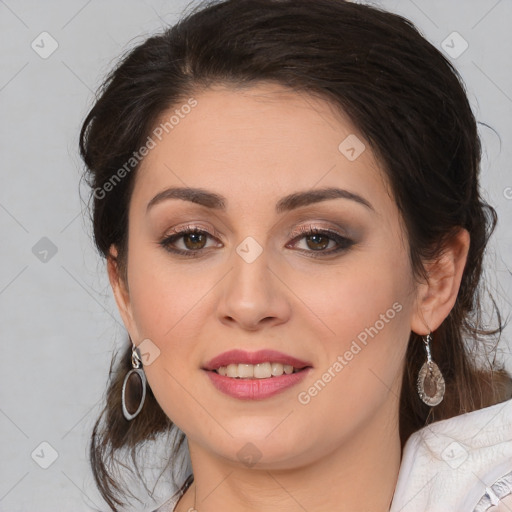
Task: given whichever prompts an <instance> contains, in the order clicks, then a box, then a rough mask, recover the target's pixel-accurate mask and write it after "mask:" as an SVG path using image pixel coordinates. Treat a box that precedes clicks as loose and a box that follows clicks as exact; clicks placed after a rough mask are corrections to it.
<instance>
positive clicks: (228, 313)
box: [217, 250, 291, 331]
mask: <svg viewBox="0 0 512 512" xmlns="http://www.w3.org/2000/svg"><path fill="white" fill-rule="evenodd" d="M232 264H233V267H232V270H231V271H230V272H229V274H228V276H227V277H226V279H225V280H223V287H222V292H221V297H220V299H219V303H218V308H217V313H218V317H219V320H220V321H221V322H222V323H224V324H225V325H227V326H230V327H234V326H239V327H240V328H242V329H244V330H248V331H256V330H259V329H262V328H265V327H270V326H276V325H279V324H282V323H285V322H286V321H288V320H289V318H290V315H291V303H290V295H291V292H290V291H289V289H288V288H287V287H286V285H285V284H284V282H286V280H285V279H283V278H284V276H280V275H279V270H278V266H277V265H273V267H274V268H271V267H270V266H269V265H270V262H269V260H268V258H267V254H266V251H265V250H263V252H262V253H261V254H260V255H259V256H258V257H257V258H256V259H255V260H254V261H250V262H249V261H246V260H244V258H243V257H241V256H239V254H237V253H234V254H233V257H232Z"/></svg>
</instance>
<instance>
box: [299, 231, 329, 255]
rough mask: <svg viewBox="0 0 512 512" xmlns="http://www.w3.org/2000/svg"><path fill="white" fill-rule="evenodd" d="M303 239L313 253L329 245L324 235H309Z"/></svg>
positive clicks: (327, 238)
mask: <svg viewBox="0 0 512 512" xmlns="http://www.w3.org/2000/svg"><path fill="white" fill-rule="evenodd" d="M305 238H306V240H307V242H306V243H307V246H308V247H309V248H310V249H312V250H314V251H319V250H322V249H326V248H327V246H328V245H329V241H330V238H329V237H327V236H325V235H318V234H315V235H310V236H307V237H305Z"/></svg>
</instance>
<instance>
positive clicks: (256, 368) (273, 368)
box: [209, 362, 311, 379]
mask: <svg viewBox="0 0 512 512" xmlns="http://www.w3.org/2000/svg"><path fill="white" fill-rule="evenodd" d="M306 368H311V366H302V367H300V368H296V367H294V366H292V365H289V364H286V365H284V364H282V363H277V362H265V363H259V364H244V363H238V364H237V363H233V364H229V365H227V366H219V368H216V369H214V370H209V371H212V372H215V373H217V374H218V375H222V376H223V377H231V378H233V379H270V378H273V377H281V376H282V375H290V374H292V373H299V372H301V371H303V370H305V369H306Z"/></svg>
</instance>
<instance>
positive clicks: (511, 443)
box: [154, 399, 512, 512]
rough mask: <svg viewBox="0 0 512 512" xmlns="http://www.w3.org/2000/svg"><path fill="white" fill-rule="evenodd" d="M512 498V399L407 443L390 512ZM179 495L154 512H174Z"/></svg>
mask: <svg viewBox="0 0 512 512" xmlns="http://www.w3.org/2000/svg"><path fill="white" fill-rule="evenodd" d="M509 494H512V399H511V400H507V401H506V402H502V403H500V404H496V405H493V406H491V407H486V408H485V409H480V410H478V411H473V412H470V413H467V414H462V415H460V416H455V417H453V418H450V419H448V420H443V421H437V422H435V423H432V424H431V425H428V426H427V427H424V428H422V429H421V430H418V431H417V432H415V433H414V434H412V435H411V436H410V438H409V439H408V440H407V442H406V444H405V446H404V450H403V454H402V462H401V465H400V471H399V473H398V481H397V485H396V488H395V494H394V497H393V502H392V504H391V508H390V511H389V512H484V511H486V510H488V509H489V508H490V507H491V506H493V505H496V504H497V503H498V500H499V499H500V498H504V497H505V496H507V495H509ZM179 497H180V496H179V493H175V494H174V495H173V496H172V497H171V498H170V499H169V500H167V501H166V502H165V503H164V504H163V505H162V506H161V507H160V508H158V509H157V510H155V511H154V512H173V510H174V507H175V506H176V504H177V502H178V499H179Z"/></svg>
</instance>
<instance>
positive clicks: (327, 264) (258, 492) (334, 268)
mask: <svg viewBox="0 0 512 512" xmlns="http://www.w3.org/2000/svg"><path fill="white" fill-rule="evenodd" d="M194 97H195V98H196V100H197V102H198V104H197V106H196V107H195V108H194V109H193V110H192V112H191V113H190V114H188V115H187V116H185V118H184V119H181V120H180V122H179V124H178V125H177V126H175V128H174V129H173V130H172V131H171V132H170V133H169V134H168V135H166V136H165V137H163V138H162V141H160V142H159V143H158V144H157V146H156V147H155V148H154V149H152V150H151V151H150V153H149V154H148V155H147V156H146V158H145V159H144V161H143V162H142V166H141V168H140V169H139V171H138V174H137V176H136V182H135V187H134V190H133V196H132V198H131V202H130V208H129V234H128V264H127V282H124V280H123V279H122V278H121V277H120V275H121V273H120V271H119V268H118V266H117V264H116V259H115V257H116V254H117V253H116V248H115V247H114V246H112V248H111V257H110V258H109V260H108V272H109V278H110V282H111V285H112V288H113V291H114V295H115V298H116V301H117V304H118V307H119V310H120V313H121V316H122V318H123V321H124V323H125V325H126V328H127V330H128V332H129V334H130V337H131V339H132V340H133V341H134V343H135V344H137V345H138V344H139V343H140V342H142V340H144V339H150V340H151V342H152V343H154V345H155V346H157V347H158V350H159V351H160V354H159V356H158V357H157V358H156V359H154V361H153V362H152V363H151V364H149V365H146V366H145V368H144V369H145V372H146V375H147V379H148V382H149V385H150V386H151V388H152V390H153V392H154V394H155V396H156V398H157V400H158V402H159V404H160V405H161V407H162V409H163V410H164V411H165V413H166V414H167V415H168V416H169V418H171V419H172V421H173V422H174V423H175V424H176V425H178V426H179V428H180V429H182V430H183V431H184V432H185V434H186V435H187V440H188V446H189V451H190V456H191V461H192V467H193V471H194V475H195V482H194V483H193V484H192V486H191V487H190V488H189V490H188V491H187V492H186V493H185V495H184V496H183V498H182V499H181V500H180V502H179V503H178V506H177V508H176V511H177V512H184V511H188V510H189V509H191V508H192V507H193V506H194V494H195V493H197V501H196V509H197V510H199V511H201V512H211V511H218V510H237V511H241V512H244V511H247V512H249V511H261V510H279V511H282V512H292V511H293V512H295V511H303V510H307V511H308V512H316V511H325V510H337V511H350V512H355V511H363V510H372V511H375V512H377V511H387V510H389V505H390V502H391V500H392V497H393V492H394V488H395V485H396V479H397V475H398V471H399V466H400V457H401V453H400V440H399V432H398V397H399V394H400V384H401V376H402V372H403V368H404V356H405V351H406V347H407V342H408V340H409V335H410V331H414V332H416V333H418V334H422V335H425V334H428V333H429V332H430V331H434V330H435V329H436V328H437V327H438V326H439V325H440V324H441V322H442V321H443V320H444V319H445V318H446V316H447V315H448V313H449V312H450V310H451V309H452V307H453V305H454V302H455V299H456V295H457V291H458V289H459V286H460V280H461V276H462V272H463V268H464V265H465V261H466V257H467V250H468V247H469V235H468V233H467V231H465V230H460V231H459V234H458V235H457V236H456V237H454V238H453V240H452V242H451V243H450V245H448V246H447V248H446V251H445V253H444V254H443V256H442V257H441V258H440V259H439V260H437V261H435V262H430V263H429V265H428V266H427V268H428V271H429V281H428V282H418V281H417V280H415V279H414V276H413V272H412V268H411V264H410V261H409V254H408V246H407V236H406V233H405V231H404V228H403V224H402V220H401V217H400V214H399V212H398V210H397V206H396V203H395V200H394V199H393V196H392V194H391V192H390V190H389V186H388V184H387V181H386V178H385V175H384V173H383V171H382V169H381V167H380V165H379V162H378V161H376V159H375V157H374V155H373V154H372V151H371V150H370V147H369V145H368V144H367V143H366V150H365V151H363V152H362V153H361V155H360V156H359V157H358V158H357V159H355V160H354V161H349V160H348V159H347V158H346V157H345V155H344V154H342V153H341V152H340V151H339V150H338V146H339V144H340V143H341V142H342V141H343V140H344V139H345V138H346V137H347V136H348V135H350V134H355V135H356V136H357V137H358V138H359V139H360V140H361V141H363V142H364V138H363V137H362V135H360V134H359V133H358V132H357V130H356V129H355V128H354V126H353V125H352V124H351V122H350V120H349V119H348V118H346V117H343V116H341V115H340V114H339V113H337V112H335V111H334V110H333V108H332V107H331V106H330V105H329V104H328V103H327V102H324V101H323V100H320V99H315V98H313V97H311V96H306V95H302V94H299V93H297V92H292V91H289V90H287V89H285V88H283V87H280V86H277V85H271V84H263V83H262V84H258V85H253V86H251V87H250V88H245V89H234V88H228V87H221V86H220V85H219V86H216V87H212V88H210V89H207V90H205V91H202V92H200V93H198V94H196V95H194ZM178 107H179V106H178ZM174 108H176V107H175V106H174V107H173V109H171V110H174ZM165 117H166V115H163V118H165ZM167 117H168V115H167ZM172 186H176V187H195V188H201V189H204V190H208V191H211V192H215V193H217V194H220V195H222V196H224V197H225V203H226V209H225V211H220V210H212V209H211V208H207V207H205V206H201V205H198V204H194V203H192V202H189V201H185V200H181V199H168V200H165V201H162V202H160V203H158V204H156V205H155V206H153V207H152V208H151V209H150V210H149V212H146V208H147V205H148V203H149V201H150V200H151V199H152V198H153V197H154V196H155V195H156V194H158V193H159V192H161V191H162V190H165V189H167V188H168V187H172ZM324 187H339V188H342V189H346V190H349V191H351V192H353V193H356V194H358V195H360V196H362V197H364V198H365V199H366V200H367V201H368V202H370V203H371V205H372V209H370V208H368V207H366V206H364V205H362V204H360V203H358V202H356V201H353V200H350V199H346V198H337V199H329V200H325V201H322V202H318V203H315V204H310V205H308V206H303V207H300V208H298V209H296V210H292V211H288V212H284V213H280V214H277V213H276V212H275V208H274V206H275V204H276V202H277V201H278V200H279V199H281V198H282V197H283V196H286V195H288V194H292V193H294V192H298V191H310V190H312V189H315V190H317V189H321V188H324ZM185 225H192V226H197V227H199V228H200V229H202V230H206V231H209V232H210V233H211V234H212V235H213V236H209V235H207V236H206V237H204V238H203V239H202V242H201V243H202V244H203V245H201V243H199V244H198V241H197V238H196V239H192V240H191V239H190V238H187V237H183V236H182V237H181V238H179V239H177V240H176V241H175V242H174V247H177V248H179V249H182V250H189V251H190V250H193V249H194V248H197V247H204V248H203V249H202V252H201V254H200V255H199V257H196V258H192V257H189V256H180V255H175V254H172V253H170V252H168V251H167V250H166V249H165V248H164V247H162V246H161V245H159V242H160V241H161V240H162V239H164V238H165V237H166V236H168V235H169V234H171V233H172V230H173V229H174V228H176V227H180V226H185ZM300 226H305V227H308V226H314V227H317V228H318V229H326V228H327V229H332V230H335V231H337V232H339V233H340V234H341V235H343V236H346V237H348V238H350V239H351V240H353V242H354V243H353V244H352V245H350V246H349V247H347V248H345V249H344V250H342V251H340V252H338V253H336V254H331V255H325V256H322V254H324V253H328V251H330V250H332V249H333V248H336V247H338V244H337V242H336V241H335V240H334V239H329V238H327V239H325V238H321V240H320V242H319V240H318V238H316V239H315V238H314V237H313V239H312V237H308V235H300V233H299V234H296V235H297V236H290V233H291V232H296V228H297V227H300ZM248 236H250V237H252V238H254V239H255V240H256V241H257V242H258V244H259V245H260V246H261V248H262V253H261V254H260V256H259V257H258V258H256V260H255V261H254V262H252V263H247V262H246V261H245V260H244V259H242V258H241V257H240V256H239V254H238V253H237V252H236V248H237V246H238V245H239V244H240V243H241V242H242V241H243V240H244V239H245V238H246V237H248ZM322 243H325V245H327V244H328V245H327V246H322ZM319 245H320V246H321V248H320V249H318V246H319ZM315 249H316V251H315ZM322 251H324V252H323V253H322ZM312 254H313V256H312ZM315 254H316V255H319V256H318V257H314V255H315ZM394 303H399V304H400V305H401V310H400V312H399V313H397V314H396V315H395V316H394V318H393V319H392V320H389V321H388V322H387V323H385V326H384V328H382V329H380V330H379V332H378V334H377V335H374V337H373V338H369V341H368V343H367V345H366V346H364V347H363V348H362V350H361V351H360V352H359V353H357V355H355V356H354V357H353V359H352V360H351V361H349V362H348V364H347V365H346V366H345V367H344V368H343V370H342V371H340V372H338V373H337V374H336V376H335V377H334V378H332V379H331V381H330V382H329V383H328V384H327V385H326V386H325V387H324V388H323V389H322V390H321V392H319V393H318V394H317V395H316V396H315V397H313V398H312V399H311V401H310V402H309V403H307V404H306V405H302V404H301V403H299V401H298V399H297V395H298V393H299V392H300V391H304V390H307V389H308V388H309V387H310V386H312V385H313V383H315V382H316V381H317V380H318V379H320V378H321V377H322V375H323V374H324V373H325V372H326V371H327V369H328V368H329V367H332V366H333V363H334V362H335V361H336V360H337V357H338V355H343V354H344V353H345V352H346V351H347V350H348V349H349V348H350V346H351V343H352V341H353V340H355V339H356V338H357V336H358V334H360V333H361V332H362V331H364V329H365V328H366V327H369V326H373V325H375V324H376V321H377V320H379V318H381V317H380V315H382V314H386V311H388V310H389V309H390V308H392V305H393V304H394ZM233 348H241V349H245V350H247V351H255V350H258V349H266V348H270V349H276V350H279V351H282V352H285V353H288V354H290V355H292V356H295V357H298V358H300V359H303V360H305V361H309V362H310V363H311V365H312V366H313V370H311V371H310V374H309V375H308V376H307V377H306V379H305V380H304V381H303V382H302V383H300V384H299V385H298V386H295V387H292V388H290V389H288V390H286V391H285V392H282V393H280V394H278V395H276V396H274V397H271V398H268V399H265V400H261V401H254V400H252V401H245V400H238V399H235V398H232V397H229V396H227V395H224V394H222V393H221V392H219V391H218V390H217V389H216V388H214V387H213V385H212V384H211V383H210V381H209V379H208V378H207V376H206V374H205V373H204V371H203V370H201V366H202V365H203V364H204V363H205V362H206V361H208V360H209V359H211V358H212V357H214V356H216V355H218V354H220V353H222V352H224V351H227V350H230V349H233ZM410 392H411V393H415V390H410ZM134 421H136V420H134ZM247 443H252V444H253V445H254V446H255V447H256V448H257V451H258V454H259V456H260V457H261V458H260V459H259V460H258V463H257V464H256V465H254V466H252V467H248V466H247V465H246V464H245V463H244V462H243V461H241V460H239V457H238V456H237V453H238V452H239V450H241V449H242V448H243V447H244V446H245V445H246V444H247ZM370 475H371V476H370ZM369 476H370V478H371V479H372V485H371V487H372V489H371V492H368V478H369Z"/></svg>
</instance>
